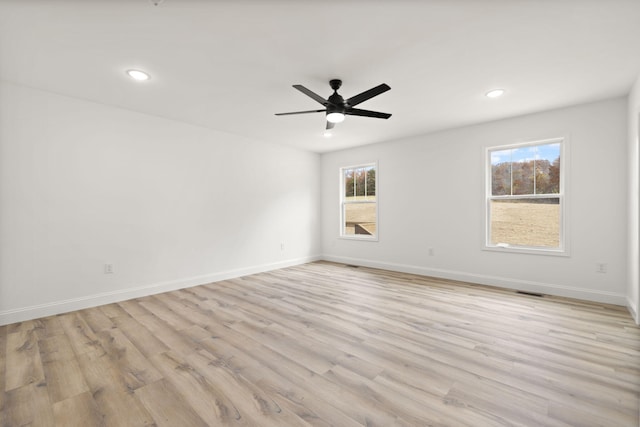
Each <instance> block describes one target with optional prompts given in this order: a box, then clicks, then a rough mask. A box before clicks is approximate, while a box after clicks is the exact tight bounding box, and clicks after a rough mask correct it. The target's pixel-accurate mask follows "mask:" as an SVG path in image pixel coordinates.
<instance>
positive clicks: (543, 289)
mask: <svg viewBox="0 0 640 427" xmlns="http://www.w3.org/2000/svg"><path fill="white" fill-rule="evenodd" d="M322 259H323V260H325V261H333V262H339V263H343V264H353V265H359V266H363V267H371V268H380V269H383V270H391V271H398V272H402V273H410V274H417V275H420V276H431V277H437V278H440V279H450V280H458V281H461V282H470V283H478V284H481V285H490V286H498V287H501V288H507V289H515V290H520V291H526V292H533V293H542V294H547V295H555V296H560V297H567V298H575V299H580V300H585V301H594V302H601V303H606V304H615V305H621V306H625V305H628V304H627V298H626V296H625V295H622V294H617V293H614V292H605V291H594V290H586V289H580V288H574V287H570V286H563V285H556V284H551V283H541V282H533V281H529V280H519V279H510V278H506V277H499V276H488V275H482V274H473V273H466V272H461V271H452V270H443V269H438V268H429V267H420V266H414V265H407V264H396V263H390V262H380V261H372V260H366V259H360V258H350V257H342V256H333V255H323V256H322Z"/></svg>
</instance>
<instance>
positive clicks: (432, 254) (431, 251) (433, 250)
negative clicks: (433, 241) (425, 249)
mask: <svg viewBox="0 0 640 427" xmlns="http://www.w3.org/2000/svg"><path fill="white" fill-rule="evenodd" d="M435 254H436V251H435V249H433V248H429V256H434V255H435Z"/></svg>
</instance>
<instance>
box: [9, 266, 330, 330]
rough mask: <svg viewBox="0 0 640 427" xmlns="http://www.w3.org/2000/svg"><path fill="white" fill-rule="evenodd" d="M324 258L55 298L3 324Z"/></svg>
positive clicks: (20, 310) (19, 310)
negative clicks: (66, 298)
mask: <svg viewBox="0 0 640 427" xmlns="http://www.w3.org/2000/svg"><path fill="white" fill-rule="evenodd" d="M320 259H322V257H320V256H310V257H303V258H296V259H291V260H286V261H280V262H275V263H269V264H261V265H256V266H251V267H245V268H239V269H234V270H227V271H221V272H217V273H212V274H206V275H202V276H195V277H188V278H184V279H179V280H171V281H168V282H159V283H154V284H150V285H145V286H138V287H132V288H127V289H122V290H118V291H113V292H102V293H99V294H95V295H87V296H83V297H79V298H72V299H68V300H62V301H53V302H50V303H46V304H39V305H33V306H29V307H22V308H17V309H12V310H5V311H0V326H2V325H8V324H11V323H17V322H24V321H26V320H32V319H38V318H40V317H46V316H53V315H56V314H61V313H68V312H70V311H75V310H82V309H85V308H90V307H96V306H98V305H104V304H111V303H114V302H119V301H125V300H129V299H132V298H140V297H144V296H148V295H154V294H159V293H162V292H169V291H174V290H177V289H184V288H189V287H192V286H198V285H203V284H206V283H212V282H219V281H221V280H228V279H233V278H236V277H241V276H247V275H250V274H256V273H263V272H266V271H271V270H277V269H279V268H285V267H291V266H294V265H300V264H306V263H308V262H313V261H318V260H320Z"/></svg>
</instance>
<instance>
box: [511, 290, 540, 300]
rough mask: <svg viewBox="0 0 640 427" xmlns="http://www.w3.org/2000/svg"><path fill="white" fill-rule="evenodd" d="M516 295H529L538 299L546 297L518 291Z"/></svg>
mask: <svg viewBox="0 0 640 427" xmlns="http://www.w3.org/2000/svg"><path fill="white" fill-rule="evenodd" d="M516 294H521V295H529V296H530V297H538V298H542V297H543V296H544V295H543V294H538V293H535V292H525V291H516Z"/></svg>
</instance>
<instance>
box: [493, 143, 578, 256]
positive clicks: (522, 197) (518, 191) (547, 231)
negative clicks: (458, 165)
mask: <svg viewBox="0 0 640 427" xmlns="http://www.w3.org/2000/svg"><path fill="white" fill-rule="evenodd" d="M487 151H488V155H487V165H488V167H487V169H488V170H487V177H488V179H487V190H486V194H487V197H486V202H487V237H486V243H485V246H486V247H487V248H489V249H500V250H505V249H506V250H513V251H521V252H539V251H546V252H556V253H564V252H565V244H564V227H563V225H564V220H563V210H564V206H563V203H564V200H563V199H564V191H563V188H564V178H563V176H564V166H563V165H564V155H563V151H564V141H563V139H561V138H558V139H553V140H546V141H537V142H532V143H527V144H519V145H512V146H506V147H495V148H490V149H488V150H487Z"/></svg>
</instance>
